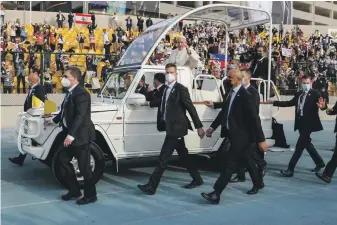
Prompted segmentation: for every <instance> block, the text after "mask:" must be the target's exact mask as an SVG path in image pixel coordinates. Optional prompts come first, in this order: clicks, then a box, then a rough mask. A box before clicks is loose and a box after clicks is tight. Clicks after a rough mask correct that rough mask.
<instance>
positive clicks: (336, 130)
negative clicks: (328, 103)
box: [329, 102, 337, 133]
mask: <svg viewBox="0 0 337 225" xmlns="http://www.w3.org/2000/svg"><path fill="white" fill-rule="evenodd" d="M329 115H337V102H336V103H335V105H334V106H333V108H332V111H330V113H329ZM333 132H334V133H336V132H337V117H336V123H335V129H334V131H333Z"/></svg>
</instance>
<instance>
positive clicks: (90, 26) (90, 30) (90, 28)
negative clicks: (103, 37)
mask: <svg viewBox="0 0 337 225" xmlns="http://www.w3.org/2000/svg"><path fill="white" fill-rule="evenodd" d="M87 27H88V30H89V34H92V33H94V30H95V29H96V28H97V25H94V26H93V25H92V24H89V25H88V26H87Z"/></svg>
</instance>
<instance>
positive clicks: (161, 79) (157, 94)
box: [145, 73, 166, 107]
mask: <svg viewBox="0 0 337 225" xmlns="http://www.w3.org/2000/svg"><path fill="white" fill-rule="evenodd" d="M153 86H154V87H155V89H154V90H150V91H149V92H147V93H146V95H145V97H146V101H149V102H150V106H151V107H158V105H156V106H153V105H155V102H154V101H159V102H160V101H161V98H162V96H163V93H164V90H165V88H166V85H165V74H163V73H156V74H155V75H154V77H153ZM151 102H152V105H151Z"/></svg>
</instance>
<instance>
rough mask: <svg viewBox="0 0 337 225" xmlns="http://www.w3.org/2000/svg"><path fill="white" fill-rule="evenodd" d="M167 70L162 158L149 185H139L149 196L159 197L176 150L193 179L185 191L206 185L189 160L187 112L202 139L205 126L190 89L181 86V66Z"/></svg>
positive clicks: (161, 121) (160, 115)
mask: <svg viewBox="0 0 337 225" xmlns="http://www.w3.org/2000/svg"><path fill="white" fill-rule="evenodd" d="M165 69H166V73H167V74H166V81H167V83H168V85H167V87H166V89H165V90H164V93H163V97H162V100H161V102H159V104H158V116H157V118H158V120H157V128H158V131H166V137H165V141H164V144H163V147H162V149H161V152H160V155H159V165H158V166H157V168H156V169H155V170H154V172H153V173H152V175H151V177H150V180H149V182H148V183H147V184H145V185H138V188H139V189H140V190H141V191H142V192H144V193H146V194H149V195H154V194H155V193H156V189H157V187H158V185H159V182H160V179H161V177H162V175H163V173H164V171H165V169H166V167H167V164H168V160H169V159H170V157H171V155H172V154H173V151H174V150H176V151H177V152H178V155H179V156H180V158H181V160H182V161H183V163H184V164H185V166H186V168H187V170H188V172H189V173H190V175H191V177H192V178H193V180H192V182H191V183H189V184H187V185H185V188H188V189H191V188H195V187H197V186H200V185H202V184H203V180H202V178H201V176H200V174H199V172H198V170H197V168H196V167H195V166H194V165H193V163H192V162H191V161H190V159H189V155H188V150H187V148H186V146H185V140H184V136H186V135H187V133H188V129H190V130H192V126H191V124H190V121H189V119H188V118H187V116H186V111H188V113H189V114H190V116H191V118H192V120H193V123H194V126H195V128H196V129H198V135H199V137H200V138H203V136H204V134H205V133H204V130H203V129H202V123H201V121H200V119H199V116H198V114H197V111H196V109H195V107H194V106H193V104H192V101H191V98H190V95H189V93H188V89H187V88H186V87H185V86H183V85H181V84H179V83H178V82H177V66H176V65H175V64H171V63H169V64H167V65H166V67H165Z"/></svg>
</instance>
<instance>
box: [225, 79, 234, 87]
mask: <svg viewBox="0 0 337 225" xmlns="http://www.w3.org/2000/svg"><path fill="white" fill-rule="evenodd" d="M225 84H226V88H228V89H230V88H232V87H233V84H232V81H231V80H228V79H227V80H226V82H225Z"/></svg>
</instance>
